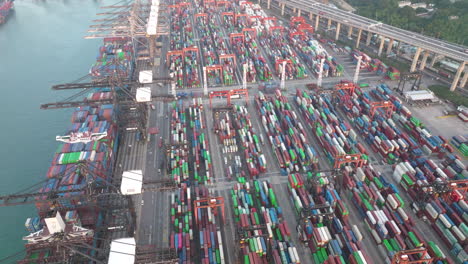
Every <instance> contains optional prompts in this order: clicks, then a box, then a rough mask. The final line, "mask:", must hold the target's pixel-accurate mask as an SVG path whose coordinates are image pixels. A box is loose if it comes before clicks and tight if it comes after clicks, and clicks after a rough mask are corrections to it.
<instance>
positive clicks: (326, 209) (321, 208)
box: [296, 202, 335, 244]
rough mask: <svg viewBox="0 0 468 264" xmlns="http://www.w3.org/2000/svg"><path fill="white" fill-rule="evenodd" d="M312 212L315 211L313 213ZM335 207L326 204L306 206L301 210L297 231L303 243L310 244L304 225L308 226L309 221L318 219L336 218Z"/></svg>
mask: <svg viewBox="0 0 468 264" xmlns="http://www.w3.org/2000/svg"><path fill="white" fill-rule="evenodd" d="M312 211H315V212H314V213H312ZM334 215H335V213H334V206H333V205H330V204H329V203H328V202H326V203H324V204H317V205H314V206H305V207H304V208H302V209H301V212H300V219H299V222H298V224H297V226H296V231H297V232H298V233H299V235H300V237H301V241H302V242H304V243H305V244H308V243H309V241H310V240H309V239H308V238H307V235H306V233H305V230H304V227H303V225H305V224H307V223H308V222H309V221H311V220H313V219H318V218H325V219H327V220H331V219H332V218H333V217H334Z"/></svg>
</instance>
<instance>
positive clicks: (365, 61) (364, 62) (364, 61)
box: [351, 49, 372, 70]
mask: <svg viewBox="0 0 468 264" xmlns="http://www.w3.org/2000/svg"><path fill="white" fill-rule="evenodd" d="M359 57H361V67H360V68H361V70H363V69H368V68H369V64H370V63H371V61H372V58H371V57H369V55H367V54H366V53H364V52H362V51H359V50H356V49H355V50H353V51H352V52H351V59H352V61H353V63H354V64H357V63H358V59H359Z"/></svg>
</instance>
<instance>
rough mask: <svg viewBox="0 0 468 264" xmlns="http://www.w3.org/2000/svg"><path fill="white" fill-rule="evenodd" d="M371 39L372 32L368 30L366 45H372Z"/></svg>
mask: <svg viewBox="0 0 468 264" xmlns="http://www.w3.org/2000/svg"><path fill="white" fill-rule="evenodd" d="M371 40H372V32H369V31H367V39H366V46H369V45H370V42H371Z"/></svg>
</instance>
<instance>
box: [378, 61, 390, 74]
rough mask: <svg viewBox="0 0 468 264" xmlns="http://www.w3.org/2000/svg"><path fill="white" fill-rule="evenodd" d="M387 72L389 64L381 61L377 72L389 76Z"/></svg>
mask: <svg viewBox="0 0 468 264" xmlns="http://www.w3.org/2000/svg"><path fill="white" fill-rule="evenodd" d="M387 72H388V66H387V64H385V63H383V62H381V63H380V65H379V68H378V69H377V74H378V75H384V76H387Z"/></svg>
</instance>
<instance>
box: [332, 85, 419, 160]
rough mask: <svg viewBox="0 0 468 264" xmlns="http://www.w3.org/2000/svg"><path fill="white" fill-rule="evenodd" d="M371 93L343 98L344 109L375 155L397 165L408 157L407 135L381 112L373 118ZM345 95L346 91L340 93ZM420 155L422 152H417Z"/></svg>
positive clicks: (359, 93)
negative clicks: (398, 161)
mask: <svg viewBox="0 0 468 264" xmlns="http://www.w3.org/2000/svg"><path fill="white" fill-rule="evenodd" d="M374 91H375V90H372V91H371V93H370V94H369V93H367V92H362V91H356V92H355V93H353V94H352V95H351V97H349V98H347V99H345V97H343V96H342V97H341V100H342V102H343V104H341V107H342V109H343V110H344V112H345V113H346V115H347V116H348V117H349V118H350V120H351V122H352V124H353V125H354V127H355V128H356V129H358V130H360V131H362V136H363V137H364V139H365V141H366V142H367V143H368V144H369V146H371V148H372V150H373V151H374V152H375V153H380V154H381V155H382V157H384V158H385V159H386V162H387V163H389V164H393V163H395V161H397V160H399V159H400V158H401V156H402V155H403V158H404V157H406V156H407V154H406V153H407V151H408V149H409V148H410V147H411V146H410V144H409V143H408V141H407V135H406V133H404V132H402V131H400V129H398V128H397V126H396V124H395V122H394V121H393V120H392V119H391V118H387V117H385V115H383V114H382V113H381V112H379V110H376V111H375V113H374V116H373V118H371V114H370V111H371V102H373V101H374V100H373V99H372V98H371V95H374ZM340 92H341V95H344V94H345V93H344V91H340ZM415 151H416V152H418V153H419V151H420V150H415Z"/></svg>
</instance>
